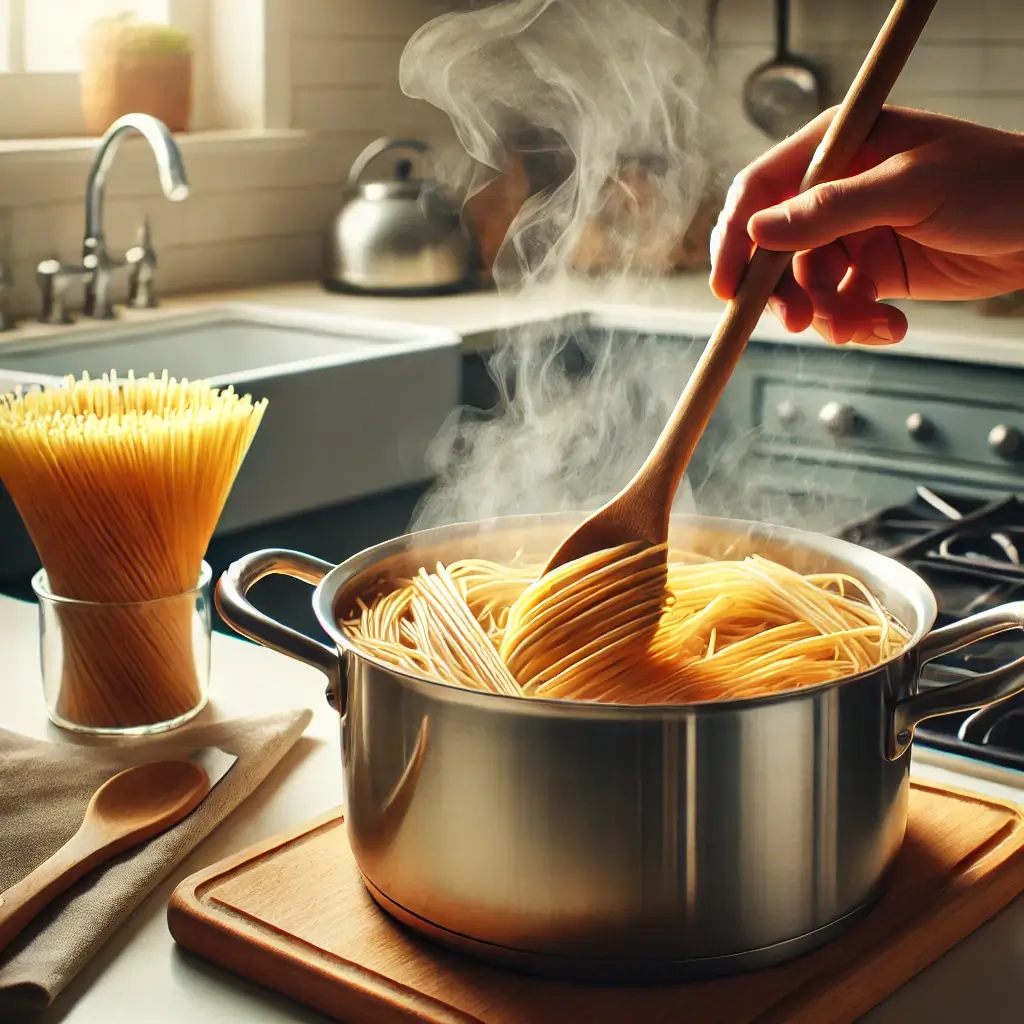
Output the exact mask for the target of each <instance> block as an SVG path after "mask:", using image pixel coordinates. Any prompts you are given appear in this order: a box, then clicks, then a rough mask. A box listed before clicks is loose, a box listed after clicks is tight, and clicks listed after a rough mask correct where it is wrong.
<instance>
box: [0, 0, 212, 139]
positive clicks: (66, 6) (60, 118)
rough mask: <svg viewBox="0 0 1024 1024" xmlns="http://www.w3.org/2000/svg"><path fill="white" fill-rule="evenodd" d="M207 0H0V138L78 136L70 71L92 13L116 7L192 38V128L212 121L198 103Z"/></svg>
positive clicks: (74, 75) (74, 74)
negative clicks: (193, 44)
mask: <svg viewBox="0 0 1024 1024" xmlns="http://www.w3.org/2000/svg"><path fill="white" fill-rule="evenodd" d="M208 4H209V0H0V138H8V139H10V138H52V137H57V136H74V135H81V134H83V127H82V116H81V111H80V105H79V92H78V72H79V70H80V68H81V52H82V39H83V35H84V32H85V30H86V28H87V27H88V26H89V25H90V24H91V23H92V22H93V21H95V20H96V19H98V18H104V17H109V16H111V15H114V14H120V13H122V12H129V13H132V14H134V15H136V16H137V17H138V18H139V19H140V20H144V21H151V22H159V23H161V24H170V25H175V26H177V27H179V28H182V29H184V30H186V31H188V32H189V33H190V34H191V35H192V37H193V39H194V40H195V44H196V65H195V70H194V72H193V73H194V75H195V77H196V79H197V81H196V89H195V111H194V115H193V126H194V127H196V128H206V127H211V126H213V124H212V122H213V117H212V111H210V110H208V109H206V108H205V106H204V103H203V101H204V99H205V98H206V96H207V92H208V90H204V89H202V88H200V84H201V83H202V81H203V80H204V79H205V77H206V66H205V55H206V53H207V49H208V48H207V38H206V36H207V32H206V28H207V24H206V23H207V21H208V17H209V8H208Z"/></svg>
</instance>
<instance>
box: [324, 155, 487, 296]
mask: <svg viewBox="0 0 1024 1024" xmlns="http://www.w3.org/2000/svg"><path fill="white" fill-rule="evenodd" d="M393 150H411V151H413V152H415V153H419V154H420V155H421V156H423V157H425V158H426V162H427V164H428V166H429V165H430V164H431V163H432V161H431V157H432V151H431V149H430V147H429V146H428V145H427V144H426V143H425V142H420V141H418V140H417V139H388V138H384V139H378V140H377V141H376V142H373V143H371V144H370V145H369V146H367V147H366V149H364V150H363V152H362V153H360V155H359V157H358V158H357V159H356V161H355V163H354V164H353V165H352V169H351V171H350V172H349V175H348V182H347V184H346V189H345V200H344V203H343V204H342V207H341V209H340V210H339V211H338V213H337V214H336V215H335V217H334V220H333V221H332V222H331V224H330V225H329V227H328V229H327V231H326V234H325V237H324V254H323V255H324V269H323V283H324V286H325V287H326V288H329V289H331V290H333V291H345V292H363V293H370V294H378V295H434V294H440V293H444V292H452V291H461V290H462V289H465V288H468V287H470V286H471V285H472V283H473V280H474V274H475V265H476V254H475V248H474V245H473V241H472V238H471V236H470V234H469V232H468V230H467V229H466V226H465V224H464V222H463V220H462V216H461V214H460V211H459V208H458V206H457V205H456V204H455V203H454V202H452V201H451V199H450V198H449V197H448V196H446V195H445V194H444V192H443V190H442V189H441V188H440V186H439V185H438V184H437V182H436V181H435V180H433V179H432V178H426V177H424V178H415V177H413V176H412V167H413V164H412V161H411V160H409V159H399V160H396V161H395V163H394V165H393V169H392V177H391V178H389V179H377V180H372V181H370V180H364V178H363V176H364V174H365V172H366V170H367V168H368V167H369V165H370V164H371V163H372V162H373V161H374V160H376V159H377V158H378V157H379V156H382V155H383V154H384V153H387V152H391V151H393Z"/></svg>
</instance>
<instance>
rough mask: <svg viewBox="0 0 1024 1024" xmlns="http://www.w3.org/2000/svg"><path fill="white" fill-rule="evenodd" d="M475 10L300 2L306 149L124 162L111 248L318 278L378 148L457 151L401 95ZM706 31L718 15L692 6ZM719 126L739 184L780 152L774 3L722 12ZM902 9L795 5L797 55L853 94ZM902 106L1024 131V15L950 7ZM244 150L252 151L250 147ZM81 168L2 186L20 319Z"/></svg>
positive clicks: (69, 222)
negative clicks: (142, 241) (869, 54)
mask: <svg viewBox="0 0 1024 1024" xmlns="http://www.w3.org/2000/svg"><path fill="white" fill-rule="evenodd" d="M468 2H470V0H447V2H446V0H290V2H289V5H288V12H289V20H290V28H289V34H290V39H289V64H290V68H291V83H290V96H291V124H292V127H296V128H303V129H307V130H309V131H310V132H311V133H312V136H313V137H312V140H311V142H310V144H309V145H308V146H304V147H302V148H301V149H295V148H281V149H269V150H268V149H264V148H254V149H253V151H252V154H251V158H249V157H248V156H246V158H245V159H239V158H238V154H237V153H234V154H233V153H231V152H230V151H229V150H228V151H225V150H224V149H220V148H217V149H212V150H210V151H207V150H204V149H197V150H196V151H194V152H191V153H189V155H188V157H187V160H188V171H189V176H190V178H191V181H192V185H193V195H192V197H191V198H190V199H189V200H188V201H187V202H186V203H184V204H179V205H171V204H169V203H167V202H166V201H165V200H164V199H163V198H162V196H160V195H159V189H158V187H157V183H156V177H155V173H154V170H153V168H152V163H151V159H150V157H149V155H148V154H147V153H146V152H145V151H144V150H142V148H141V146H140V145H138V144H131V145H127V146H125V147H124V148H123V151H122V153H121V154H120V156H119V158H118V163H117V165H116V166H115V169H114V172H113V174H112V176H111V179H110V183H109V188H108V202H107V223H108V235H109V239H110V243H111V245H112V247H115V248H121V247H123V246H125V245H127V244H130V242H131V240H132V238H133V236H134V232H135V229H136V227H137V224H138V223H139V221H140V220H141V218H142V216H144V215H145V214H146V213H148V214H149V216H150V217H151V220H152V223H153V230H154V241H155V244H156V247H157V251H158V254H159V258H160V266H159V271H158V274H159V278H158V285H159V288H160V290H161V291H163V292H164V293H170V292H180V291H188V290H193V289H197V288H212V287H219V286H225V287H229V286H234V285H238V284H245V283H247V282H252V283H257V282H263V281H273V280H286V279H292V278H299V277H309V276H314V275H315V274H316V272H317V269H318V261H319V252H320V241H319V232H320V228H321V226H322V225H323V224H324V223H325V222H326V220H327V219H328V218H329V217H330V215H331V212H332V211H333V209H334V208H335V207H336V206H337V204H338V202H339V201H340V192H341V185H342V182H343V181H344V178H345V176H346V174H347V173H348V169H349V167H350V166H351V163H352V161H353V160H354V159H355V157H356V155H357V154H358V153H359V152H360V150H362V149H363V147H364V146H366V145H367V143H369V142H370V141H372V140H373V139H374V138H376V137H378V136H380V135H385V134H390V135H405V134H414V135H416V136H418V137H421V138H427V139H428V140H431V141H435V142H441V143H444V142H447V141H448V140H450V138H451V128H450V125H449V123H448V120H447V118H446V117H445V115H443V114H442V113H440V112H439V111H437V110H434V109H433V108H431V107H429V106H427V105H426V104H423V103H420V102H418V101H414V100H410V99H409V98H408V97H405V96H403V95H402V93H401V91H400V89H399V88H398V84H397V78H398V61H399V58H400V56H401V53H402V49H403V47H404V45H405V42H406V40H407V39H408V37H409V35H410V34H411V33H412V32H414V31H415V30H416V29H417V28H418V27H419V26H420V25H422V24H424V23H425V22H426V21H427V20H429V19H430V18H431V17H433V16H435V15H437V14H438V13H441V12H443V11H444V10H446V9H449V8H452V7H456V6H463V5H464V4H466V3H468ZM685 2H687V3H688V4H689V5H690V8H691V10H692V12H693V16H694V17H696V18H703V17H704V12H705V11H706V10H707V8H708V6H709V3H708V0H685ZM717 6H718V24H717V32H716V34H717V38H718V44H719V52H718V57H717V72H716V85H715V88H714V89H713V90H711V92H710V93H709V96H710V100H709V102H710V113H711V114H712V117H713V119H714V122H715V124H716V128H717V135H718V138H719V140H720V145H721V149H720V154H721V157H722V160H723V162H724V163H725V165H726V169H727V170H729V171H734V170H736V169H738V168H739V167H740V166H742V165H743V164H744V163H746V162H747V161H748V160H750V159H752V158H753V157H754V156H756V155H757V154H759V153H760V152H763V151H764V150H765V149H766V148H767V147H768V145H769V144H770V142H769V140H767V139H765V138H764V137H763V136H762V135H761V134H760V133H759V132H758V130H757V129H756V128H754V127H753V126H752V125H750V124H749V123H748V122H747V120H746V118H745V116H744V114H743V111H742V104H741V90H742V85H743V81H744V78H745V77H746V75H747V74H749V72H750V71H751V70H752V69H753V68H755V67H756V66H757V65H758V64H759V63H761V62H762V61H765V60H767V59H768V58H769V57H771V55H772V53H773V52H774V39H773V32H774V2H773V0H720V2H719V3H718V5H717ZM889 8H890V3H889V0H845V2H839V0H835V2H832V0H828V2H824V0H793V19H792V20H793V26H792V29H793V33H792V34H793V38H792V45H793V48H794V50H795V51H797V52H799V53H804V54H806V55H807V56H808V57H810V58H812V59H816V60H818V61H820V62H821V64H822V65H823V66H824V68H825V70H826V72H827V74H828V78H829V81H830V85H831V90H832V98H833V99H837V98H839V97H840V96H841V95H842V92H843V90H845V88H846V86H847V84H848V82H849V80H850V78H851V77H852V75H853V74H854V73H855V72H856V70H857V68H858V66H859V64H860V61H861V59H862V58H863V55H864V53H865V51H866V48H867V46H868V45H869V44H870V42H871V40H872V39H873V38H874V35H875V33H876V31H877V29H878V26H879V25H880V24H881V23H882V21H883V19H884V18H885V16H886V14H887V12H888V10H889ZM894 100H896V101H898V102H902V103H906V104H908V105H913V106H919V107H924V108H928V109H933V110H938V111H943V112H946V113H950V114H954V115H957V116H961V117H967V118H971V119H974V120H978V121H982V122H985V123H988V124H994V125H998V126H1000V127H1005V128H1011V129H1018V130H1024V0H1013V2H1008V0H942V2H940V3H939V4H938V6H937V8H936V11H935V13H934V15H933V18H932V21H931V23H930V24H929V26H928V28H927V29H926V32H925V35H924V37H923V38H922V40H921V43H920V44H919V49H918V51H917V52H916V53H915V54H914V56H913V58H912V60H911V62H910V64H909V65H908V67H907V69H906V72H905V74H904V76H903V78H902V79H901V81H900V83H899V84H898V86H897V89H896V92H895V93H894ZM240 145H242V144H240ZM84 178H85V175H84V173H83V170H82V167H81V163H80V162H78V161H74V162H72V161H67V162H62V161H59V160H54V161H53V162H47V163H45V164H42V165H37V164H32V165H31V166H29V165H27V164H26V165H25V166H22V165H20V164H19V163H17V162H13V163H11V165H10V166H7V165H6V164H5V165H4V166H3V168H2V171H0V196H2V197H3V198H2V200H0V252H2V253H7V254H8V256H9V258H10V260H11V262H12V265H13V268H14V272H15V275H16V280H17V285H16V289H15V300H16V303H15V304H16V305H17V306H19V307H21V311H25V310H28V309H31V308H33V307H34V305H35V301H36V299H35V285H34V276H35V275H34V267H35V262H36V261H38V260H39V259H40V258H43V257H46V256H61V257H64V258H74V257H75V256H77V255H78V248H79V245H80V243H81V233H82V194H83V191H84Z"/></svg>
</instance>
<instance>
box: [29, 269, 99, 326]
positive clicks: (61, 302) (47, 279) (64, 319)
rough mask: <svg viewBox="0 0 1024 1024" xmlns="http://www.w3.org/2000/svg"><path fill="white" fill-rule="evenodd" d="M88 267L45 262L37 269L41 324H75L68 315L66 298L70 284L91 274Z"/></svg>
mask: <svg viewBox="0 0 1024 1024" xmlns="http://www.w3.org/2000/svg"><path fill="white" fill-rule="evenodd" d="M90 273H91V271H90V270H89V269H88V268H87V267H84V266H82V267H69V266H65V265H64V264H63V263H61V262H60V260H43V262H42V263H40V264H39V265H38V266H37V267H36V282H37V283H38V285H39V300H40V303H39V322H40V323H43V324H70V323H74V321H73V320H72V319H71V317H70V316H69V315H68V310H67V304H66V301H65V300H66V297H67V289H68V284H70V282H71V281H73V280H75V279H76V278H83V277H86V276H87V275H88V274H90Z"/></svg>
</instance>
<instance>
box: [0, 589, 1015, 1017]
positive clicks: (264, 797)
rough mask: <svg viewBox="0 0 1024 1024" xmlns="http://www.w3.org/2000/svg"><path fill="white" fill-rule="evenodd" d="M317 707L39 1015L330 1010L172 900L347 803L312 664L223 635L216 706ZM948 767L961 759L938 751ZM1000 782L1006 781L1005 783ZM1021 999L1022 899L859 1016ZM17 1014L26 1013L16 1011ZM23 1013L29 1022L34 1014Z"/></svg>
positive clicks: (10, 690)
mask: <svg viewBox="0 0 1024 1024" xmlns="http://www.w3.org/2000/svg"><path fill="white" fill-rule="evenodd" d="M37 645H38V633H37V625H36V609H35V606H34V605H31V604H26V603H23V602H20V601H14V600H11V599H9V598H3V597H0V651H3V665H4V672H3V679H2V681H0V723H2V724H3V726H4V727H5V728H7V729H12V730H15V731H17V732H21V733H23V734H27V735H31V736H36V737H39V738H49V739H54V740H65V741H69V739H68V737H67V735H66V734H63V733H61V732H60V731H59V730H57V729H55V728H54V727H52V726H50V725H49V724H48V723H47V721H46V714H45V710H44V706H43V700H42V693H41V683H40V678H39V662H38V649H37ZM293 707H311V708H312V709H313V712H314V715H313V721H312V722H311V724H310V726H309V728H308V729H307V731H306V734H305V736H304V737H303V738H302V739H301V740H300V741H299V743H298V744H297V746H296V748H295V749H294V750H293V751H291V753H290V754H289V755H288V756H287V757H286V758H285V760H284V761H283V762H282V764H281V765H279V766H278V768H277V769H276V770H275V771H274V772H273V774H272V775H271V776H270V777H269V778H268V779H267V781H266V782H265V783H264V784H263V786H262V787H261V788H260V789H259V790H258V791H257V792H256V793H255V794H254V795H253V796H252V797H250V799H249V800H248V801H246V802H245V803H244V804H243V805H242V806H241V807H240V808H239V809H238V810H237V811H235V813H234V814H233V815H231V817H229V818H228V819H227V820H226V821H225V822H224V823H223V824H222V825H221V826H220V827H219V828H218V829H217V830H216V831H215V832H214V833H213V834H212V835H211V836H210V837H208V838H207V840H206V841H205V842H203V843H202V844H201V845H200V846H199V847H197V848H196V849H195V850H194V851H193V853H192V855H191V856H190V857H189V858H188V859H187V860H186V861H185V862H184V863H183V864H182V865H180V866H179V867H178V868H177V869H176V870H175V872H174V873H173V875H172V876H171V878H170V879H169V880H168V881H167V882H165V883H164V884H163V885H161V886H160V887H159V888H158V889H157V890H155V891H154V892H153V893H152V894H151V896H150V897H149V899H148V900H147V901H146V902H145V903H144V904H143V905H142V906H141V907H140V908H139V909H138V910H137V911H136V912H135V914H134V915H132V917H131V918H130V919H129V920H128V921H127V922H126V923H125V924H124V925H123V926H122V927H121V929H120V930H119V931H118V932H117V933H116V934H115V935H114V937H113V938H112V939H111V940H110V942H109V943H108V944H107V946H106V947H104V948H103V949H102V950H101V951H100V952H99V954H98V955H97V956H96V958H95V959H94V960H93V961H92V962H91V963H90V964H89V965H88V967H87V968H86V969H85V970H84V971H83V973H82V974H81V975H80V976H79V977H78V978H77V979H76V981H75V982H74V983H73V984H72V986H71V987H70V988H69V989H68V990H66V991H65V992H64V993H63V994H62V996H61V997H60V998H59V999H58V1001H57V1003H56V1005H55V1006H54V1007H53V1008H52V1009H51V1010H50V1011H49V1012H47V1013H46V1014H44V1015H43V1016H41V1017H37V1018H31V1019H32V1020H35V1021H37V1022H38V1024H57V1022H66V1024H112V1022H117V1024H119V1022H121V1021H125V1022H127V1021H131V1022H132V1024H180V1022H182V1021H188V1022H189V1024H224V1022H228V1021H230V1022H236V1021H245V1022H246V1024H280V1022H285V1021H292V1022H295V1021H298V1022H314V1021H324V1020H326V1018H324V1017H322V1016H320V1015H319V1014H316V1013H313V1012H312V1011H309V1010H306V1009H304V1008H302V1007H301V1006H299V1005H297V1004H294V1003H291V1002H288V1001H286V1000H284V999H282V998H280V997H277V996H275V995H273V994H271V993H269V992H266V991H264V990H262V989H260V988H258V987H256V986H254V985H251V984H249V983H247V982H244V981H242V980H241V979H238V978H236V977H234V976H233V975H230V974H228V973H227V972H224V971H222V970H220V969H219V968H216V967H213V966H212V965H208V964H206V963H204V962H202V961H200V960H197V959H195V958H193V957H191V956H190V955H188V954H183V953H181V952H180V951H179V950H178V949H177V948H176V947H175V945H174V943H173V942H172V940H171V937H170V934H169V933H168V931H167V923H166V916H165V908H166V904H167V900H168V898H169V896H170V893H171V891H172V889H173V888H174V886H175V885H176V884H177V883H178V882H179V881H180V880H181V879H182V878H184V877H185V876H186V875H188V874H191V873H192V872H194V871H197V870H199V869H200V868H201V867H204V866H206V865H208V864H210V863H212V862H213V861H215V860H218V859H220V858H222V857H225V856H227V855H228V854H229V853H232V852H234V851H237V850H239V849H241V848H243V847H246V846H249V845H250V844H252V843H255V842H256V841H258V840H260V839H262V838H264V837H267V836H270V835H273V834H275V833H278V832H281V831H283V830H285V829H289V828H291V827H293V826H295V825H298V824H300V823H301V822H303V821H306V820H308V819H310V818H312V817H314V816H316V815H318V814H320V813H321V812H323V811H325V810H327V809H329V808H331V807H332V806H334V805H335V804H337V803H338V801H339V798H340V794H341V773H340V764H339V753H338V721H337V717H336V716H335V714H334V712H333V711H332V710H331V709H330V708H329V707H328V705H327V704H326V702H325V700H324V698H323V680H322V677H321V676H320V675H319V673H317V672H316V671H314V670H313V669H310V668H308V667H306V666H303V665H300V664H299V663H297V662H295V661H293V660H291V659H289V658H286V657H283V656H281V655H278V654H275V653H273V652H271V651H268V650H266V649H264V648H261V647H257V646H255V645H252V644H248V643H245V642H243V641H241V640H238V639H235V638H233V637H228V636H223V635H220V634H215V635H214V638H213V682H212V702H211V705H210V707H208V708H207V709H206V710H205V711H204V712H203V714H204V716H206V717H208V718H213V717H216V718H229V717H236V716H242V715H249V714H260V713H266V712H270V711H274V710H278V709H286V708H293ZM940 760H941V763H942V764H944V765H947V766H949V765H951V764H953V763H954V762H952V761H948V760H943V759H940ZM914 771H915V774H918V775H920V776H923V777H927V778H933V779H942V780H949V781H953V782H955V783H957V784H958V785H961V786H966V787H969V788H975V789H978V790H982V791H983V792H986V793H990V794H993V795H996V796H1001V797H1004V798H1009V799H1016V800H1024V776H1020V775H1017V774H1015V773H1006V774H994V775H993V776H992V777H989V778H965V777H964V776H963V775H957V774H955V773H954V772H952V771H950V770H949V767H940V765H939V761H936V762H935V763H927V764H926V763H921V762H920V761H919V760H916V759H915V765H914ZM997 780H1001V781H997ZM1022 1005H1024V898H1021V899H1018V900H1017V902H1016V903H1015V904H1013V905H1012V906H1011V907H1010V908H1009V909H1007V910H1006V911H1005V912H1004V913H1002V914H1001V915H999V916H998V917H997V918H995V919H993V920H992V921H991V922H990V923H989V924H987V925H985V926H984V927H983V928H981V929H979V930H978V931H977V932H975V933H974V935H972V936H970V937H969V938H968V939H966V940H965V941H964V942H962V943H960V945H958V946H957V947H956V948H955V949H953V950H952V951H951V952H950V953H948V954H947V955H946V956H945V957H944V958H943V959H942V960H940V961H939V962H938V963H936V964H934V965H933V966H932V967H930V968H928V969H927V970H926V971H924V972H922V973H921V974H919V975H918V976H917V978H915V979H914V980H913V981H911V982H910V983H909V984H908V985H906V986H905V987H904V988H903V989H901V990H900V991H899V992H897V993H896V994H895V995H893V996H892V997H890V998H889V999H888V1000H887V1001H886V1002H885V1003H883V1004H882V1005H881V1006H879V1007H877V1008H876V1009H875V1010H874V1011H872V1012H871V1013H870V1014H868V1015H867V1016H866V1017H865V1018H863V1022H862V1024H904V1022H905V1021H908V1020H909V1021H914V1022H916V1021H928V1022H929V1024H954V1022H957V1024H959V1022H962V1021H964V1020H972V1021H976V1022H979V1024H987V1022H997V1021H1011V1020H1018V1019H1019V1018H1020V1007H1021V1006H1022ZM11 1024H15V1022H14V1021H11ZM17 1024H25V1018H24V1017H21V1018H20V1019H18V1021H17Z"/></svg>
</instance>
